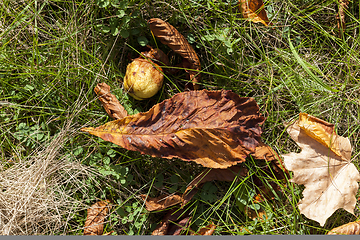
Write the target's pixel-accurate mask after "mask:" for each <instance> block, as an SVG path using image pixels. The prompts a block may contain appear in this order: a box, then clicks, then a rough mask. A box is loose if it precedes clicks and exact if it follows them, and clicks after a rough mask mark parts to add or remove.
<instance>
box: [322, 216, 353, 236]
mask: <svg viewBox="0 0 360 240" xmlns="http://www.w3.org/2000/svg"><path fill="white" fill-rule="evenodd" d="M359 234H360V220H358V221H355V222H350V223H347V224H344V225H342V226H340V227H337V228H333V229H331V230H330V231H329V232H328V233H327V235H359Z"/></svg>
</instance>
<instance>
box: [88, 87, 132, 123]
mask: <svg viewBox="0 0 360 240" xmlns="http://www.w3.org/2000/svg"><path fill="white" fill-rule="evenodd" d="M94 91H95V93H96V94H97V95H98V96H99V100H100V102H101V104H102V105H103V107H104V108H105V111H106V112H107V114H108V115H109V116H110V117H111V118H113V119H121V118H124V117H126V116H127V115H128V113H127V111H126V110H125V108H124V107H123V106H122V105H121V104H120V102H119V100H118V99H117V98H116V97H115V96H114V95H113V94H111V93H110V86H109V85H107V84H106V83H98V84H97V85H96V87H95V89H94Z"/></svg>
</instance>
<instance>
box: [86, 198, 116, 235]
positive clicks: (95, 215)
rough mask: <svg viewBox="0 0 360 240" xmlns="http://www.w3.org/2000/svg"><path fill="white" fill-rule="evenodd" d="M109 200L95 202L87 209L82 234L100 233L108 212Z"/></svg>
mask: <svg viewBox="0 0 360 240" xmlns="http://www.w3.org/2000/svg"><path fill="white" fill-rule="evenodd" d="M109 203H110V201H109V200H105V201H100V202H97V203H95V204H93V205H91V207H90V208H89V209H88V210H87V218H86V221H85V226H84V235H102V234H103V229H104V219H105V217H106V216H107V215H108V214H109V210H110V206H109Z"/></svg>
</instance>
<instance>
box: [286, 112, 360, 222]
mask: <svg viewBox="0 0 360 240" xmlns="http://www.w3.org/2000/svg"><path fill="white" fill-rule="evenodd" d="M300 116H301V119H300V120H298V121H295V122H294V123H293V124H290V125H289V126H288V128H287V131H288V133H289V135H290V136H291V138H292V139H293V140H294V141H295V142H296V143H297V144H298V145H299V147H300V148H301V149H302V151H301V152H300V153H289V154H285V155H283V158H284V164H285V167H286V169H287V170H289V171H293V173H294V177H293V178H292V179H291V180H290V181H291V182H294V183H297V184H301V185H304V186H305V190H304V191H303V196H304V197H303V199H301V200H300V202H299V205H298V207H299V209H300V213H302V214H304V215H305V216H306V217H308V218H310V219H313V220H315V221H317V222H319V223H320V225H321V226H323V225H324V224H325V222H326V220H327V219H328V218H329V217H330V216H331V215H332V214H333V213H334V212H335V211H336V210H337V209H339V208H344V209H345V210H346V211H348V212H350V213H354V208H355V204H356V198H355V195H356V193H357V191H358V188H359V185H358V183H357V182H358V181H360V174H359V172H358V170H357V168H356V167H355V166H354V164H352V163H351V162H350V157H351V150H352V149H351V144H350V141H349V139H348V138H344V137H341V136H338V135H336V134H335V132H334V131H328V130H324V131H320V130H319V129H328V127H329V126H331V124H329V123H327V122H325V121H323V120H320V119H317V118H314V117H312V116H308V119H311V121H310V123H311V124H309V125H314V126H315V127H314V131H312V127H308V126H307V125H306V124H304V121H303V120H304V119H302V118H303V117H304V116H306V115H304V114H302V115H300ZM305 123H306V122H305ZM300 125H301V126H302V127H301V126H300ZM304 129H305V130H304ZM318 131H319V132H318ZM319 133H321V134H319ZM312 136H314V138H313V137H312ZM331 136H334V137H335V139H336V140H335V141H334V144H337V146H334V144H331V148H333V147H334V149H338V151H339V152H340V153H341V157H340V156H338V155H337V154H335V153H334V152H333V151H330V150H329V147H328V146H325V145H326V144H324V143H328V142H329V139H332V137H331ZM318 139H319V140H318ZM330 142H331V141H330Z"/></svg>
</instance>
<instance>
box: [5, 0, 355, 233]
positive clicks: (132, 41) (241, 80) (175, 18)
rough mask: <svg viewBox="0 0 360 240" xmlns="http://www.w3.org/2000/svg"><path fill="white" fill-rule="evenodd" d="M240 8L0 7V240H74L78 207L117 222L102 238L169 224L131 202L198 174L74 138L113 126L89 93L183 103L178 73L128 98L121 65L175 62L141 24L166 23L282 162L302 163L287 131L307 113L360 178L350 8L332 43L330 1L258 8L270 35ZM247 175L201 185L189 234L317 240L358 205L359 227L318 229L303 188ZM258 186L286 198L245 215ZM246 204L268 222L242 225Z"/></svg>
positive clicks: (178, 188)
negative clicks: (333, 138) (68, 239)
mask: <svg viewBox="0 0 360 240" xmlns="http://www.w3.org/2000/svg"><path fill="white" fill-rule="evenodd" d="M237 3H238V2H237V1H236V0H220V1H202V0H176V1H158V2H157V1H155V2H154V1H148V0H140V1H139V0H137V1H134V0H127V1H119V0H96V1H80V0H33V1H20V0H16V1H15V0H0V16H1V17H0V41H1V44H0V47H1V50H0V160H1V164H0V189H1V191H0V234H30V235H32V234H56V235H58V234H66V235H81V234H82V233H83V227H84V223H85V220H86V210H87V208H88V207H89V206H90V205H91V204H93V203H95V202H97V201H99V200H105V199H109V200H110V201H111V205H112V209H111V212H110V215H109V216H108V218H106V223H105V227H104V233H108V232H111V231H112V233H111V234H113V235H122V234H129V235H132V234H141V235H147V234H151V232H152V231H153V230H154V229H155V227H156V225H157V224H158V223H159V222H160V221H161V219H162V217H163V216H164V215H165V213H166V211H160V212H155V213H154V212H151V213H150V212H148V211H147V210H146V209H145V207H144V202H143V200H142V199H141V198H140V197H139V196H140V195H141V194H150V196H152V197H155V196H159V195H160V194H163V193H174V192H180V193H181V192H183V191H184V190H185V188H186V186H187V184H188V183H189V182H190V181H191V180H192V179H193V178H194V177H195V176H196V175H197V174H198V173H200V172H201V171H202V170H203V167H201V166H200V165H197V164H195V163H186V162H184V161H181V160H178V159H173V160H167V159H160V158H152V157H150V156H146V155H141V154H140V153H137V152H131V151H127V150H125V149H123V148H120V147H118V146H116V145H114V144H112V143H109V142H105V141H103V140H101V139H99V138H98V137H94V136H90V135H88V134H85V133H83V132H81V131H80V129H81V128H83V127H88V126H91V127H95V126H99V125H101V124H104V123H106V122H108V121H110V120H111V119H110V118H109V116H108V115H107V114H106V112H105V110H104V109H103V108H102V106H101V104H100V102H99V101H98V100H97V96H96V94H95V93H94V91H93V89H94V87H95V86H96V84H97V83H100V82H106V83H107V84H109V85H110V86H111V89H112V93H113V94H115V95H116V96H117V98H118V99H119V100H120V102H121V104H123V105H124V107H125V108H126V110H127V111H128V112H129V114H134V113H138V112H143V111H146V110H148V109H149V108H151V107H152V106H153V105H154V104H156V103H159V102H161V101H162V100H164V99H167V98H170V97H172V96H173V95H174V94H176V93H179V92H182V91H184V87H185V84H186V82H188V81H189V80H188V76H187V74H186V73H185V72H184V71H178V72H177V73H176V74H168V75H166V80H165V82H164V85H163V87H162V89H161V90H160V91H159V93H157V94H156V95H155V96H154V97H152V98H151V99H149V100H146V101H137V100H134V99H133V98H131V97H130V96H128V95H127V93H126V92H124V91H123V88H122V81H123V77H124V74H125V70H126V66H127V64H128V63H130V62H131V59H133V58H135V57H137V56H138V55H139V52H141V51H143V49H145V45H146V44H149V45H151V46H153V47H155V46H158V47H159V48H160V49H162V50H163V51H164V52H165V53H166V54H168V56H169V58H170V63H171V65H172V66H176V65H177V64H179V63H180V62H181V58H180V57H179V56H178V55H176V54H174V52H172V51H171V50H170V48H168V47H167V46H165V45H163V44H161V43H160V41H158V40H157V39H155V38H154V37H153V36H152V34H151V32H150V30H149V28H148V26H147V20H149V19H150V18H161V19H163V20H165V21H167V22H169V23H170V24H172V25H173V26H174V27H176V28H177V29H178V30H179V31H180V32H181V33H182V34H183V35H184V36H185V37H186V38H187V40H188V41H189V43H190V44H191V45H192V46H193V48H194V49H195V51H196V53H197V54H198V56H199V58H200V61H201V65H202V72H201V73H202V80H201V83H200V85H201V88H202V89H209V90H220V89H227V90H232V91H234V92H236V93H237V94H238V95H240V96H245V97H253V98H254V99H255V100H256V101H257V103H258V105H259V107H260V111H261V113H262V114H263V115H264V116H265V117H266V121H265V124H264V125H263V130H264V131H263V134H262V139H263V141H264V142H265V143H266V144H268V145H270V146H271V147H272V148H273V149H275V150H276V151H277V152H278V153H280V154H285V153H289V152H294V151H299V148H298V147H297V145H296V144H295V142H294V141H292V140H291V139H290V138H289V136H288V134H287V133H286V131H285V127H284V125H283V124H284V123H285V122H288V121H290V120H293V119H295V118H297V117H298V115H299V113H300V112H306V113H308V114H311V115H313V116H316V117H319V118H321V119H324V120H326V121H327V122H330V123H333V124H335V125H336V129H337V133H338V134H339V135H341V136H344V137H349V139H350V141H351V143H352V146H353V155H352V156H353V158H354V160H353V162H354V163H355V165H356V166H357V167H358V159H357V158H358V154H359V153H360V135H359V128H360V125H359V119H360V117H359V114H360V110H359V104H360V81H359V80H360V34H359V31H360V21H359V11H360V9H359V5H358V4H356V3H355V1H353V2H352V3H350V5H349V9H348V11H347V18H346V24H347V25H346V27H347V28H346V30H345V32H344V33H343V34H342V35H341V36H339V31H338V28H337V22H336V18H335V16H336V14H337V9H338V7H337V4H338V1H337V0H327V1H306V0H286V1H280V0H273V1H265V9H266V11H267V13H268V17H269V19H270V21H271V22H272V25H271V26H269V27H266V26H264V25H262V24H261V23H257V24H254V23H252V22H249V21H246V20H245V19H244V18H243V17H242V15H241V13H240V11H239V9H238V6H237ZM180 70H181V69H180ZM244 165H246V166H247V167H248V169H249V175H248V177H247V178H244V179H243V180H241V181H237V182H220V181H213V182H208V183H206V184H205V186H204V187H203V188H202V189H201V190H200V191H199V192H198V193H197V195H196V196H195V197H194V198H193V200H192V201H191V202H190V203H189V204H188V206H187V207H188V208H190V209H191V215H192V216H193V220H192V224H191V228H192V229H193V230H194V231H196V230H197V229H199V228H201V227H203V226H207V225H208V224H209V223H210V222H212V223H214V224H215V225H217V228H216V229H215V232H214V235H243V234H325V233H327V231H328V230H330V229H332V228H333V227H337V226H339V225H341V224H344V223H347V222H350V221H355V220H356V219H357V218H358V216H359V204H357V205H356V208H355V216H354V215H351V214H350V213H348V212H346V211H344V210H338V211H336V212H335V213H334V214H333V216H332V217H330V218H329V219H328V221H327V222H326V224H325V226H324V227H321V226H320V225H319V224H318V223H317V222H315V221H312V220H309V219H307V218H306V217H305V216H303V215H301V214H300V213H299V210H298V208H297V207H296V204H297V203H298V201H299V200H300V199H301V197H302V196H301V191H302V190H303V187H302V186H298V185H296V184H293V183H290V182H288V181H287V180H281V181H276V179H274V176H272V175H271V174H270V175H269V174H268V175H266V174H263V171H262V169H263V168H264V167H266V166H265V165H264V163H263V162H262V163H260V162H257V161H255V160H253V159H251V158H249V159H248V160H247V161H246V162H245V163H244ZM255 179H256V181H255ZM259 179H260V180H261V181H262V182H263V184H265V185H266V186H270V184H269V183H270V182H272V183H274V182H275V183H276V184H277V185H279V186H280V187H281V189H282V193H281V194H276V195H275V197H274V198H273V199H267V200H266V201H263V202H261V203H256V204H255V203H252V201H253V199H254V198H253V197H254V195H255V190H256V188H257V182H258V180H259ZM269 188H271V187H269ZM240 190H241V191H240ZM357 197H358V196H357ZM243 202H245V203H246V204H247V205H248V206H249V207H248V208H250V209H252V210H253V211H254V212H255V216H256V215H259V214H256V213H260V212H264V213H266V214H265V215H261V216H260V217H253V218H251V217H250V215H249V214H248V211H250V210H249V209H248V210H246V209H244V207H243V205H241V204H240V203H243Z"/></svg>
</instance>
